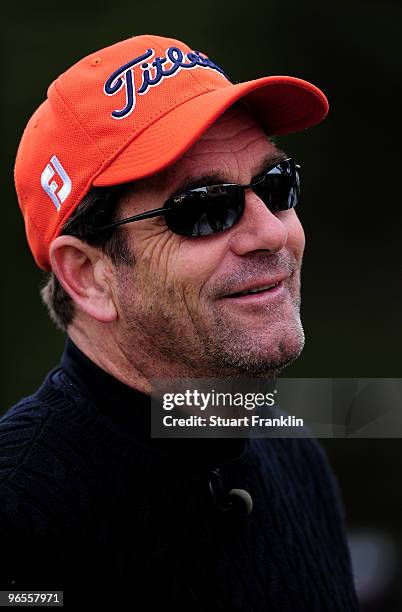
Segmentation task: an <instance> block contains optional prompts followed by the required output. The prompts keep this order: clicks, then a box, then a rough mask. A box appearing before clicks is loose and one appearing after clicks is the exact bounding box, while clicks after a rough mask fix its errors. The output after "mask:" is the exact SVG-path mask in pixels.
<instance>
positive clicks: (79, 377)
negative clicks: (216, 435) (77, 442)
mask: <svg viewBox="0 0 402 612" xmlns="http://www.w3.org/2000/svg"><path fill="white" fill-rule="evenodd" d="M60 365H61V368H62V369H63V371H64V372H65V373H66V374H67V376H68V377H69V378H70V379H71V382H72V383H73V385H74V386H75V388H76V389H78V390H79V391H80V393H81V394H82V395H84V396H86V397H87V398H88V399H89V400H90V401H91V402H92V404H93V405H95V406H96V408H97V409H98V410H99V411H100V412H101V413H102V414H103V415H104V416H106V417H107V419H108V420H109V421H110V422H111V423H113V425H115V426H117V427H118V428H119V429H121V430H122V431H124V432H125V433H126V434H128V435H130V436H131V437H132V438H133V439H134V440H137V441H140V442H141V444H146V445H147V446H150V447H152V448H155V449H158V450H159V451H163V452H165V453H167V454H172V455H174V456H175V457H177V456H182V457H183V460H188V459H190V460H191V459H192V460H194V461H196V462H197V463H201V464H205V465H211V466H213V465H218V464H222V463H225V464H226V463H230V462H231V461H233V460H236V459H237V458H240V456H242V457H243V455H244V453H246V452H247V450H248V447H249V444H248V442H249V441H248V440H247V439H246V440H245V439H235V438H233V439H230V438H225V439H223V438H222V439H206V438H203V439H199V438H195V439H190V438H181V439H161V438H151V419H150V411H151V398H150V396H149V395H146V394H144V393H142V392H141V391H138V390H137V389H133V388H132V387H130V386H128V385H126V384H124V383H122V382H121V381H120V380H118V379H117V378H115V377H114V376H112V375H111V374H109V373H108V372H106V371H105V370H103V369H102V368H101V367H99V366H98V365H97V364H96V363H94V362H93V361H92V360H91V359H90V358H89V357H88V356H87V355H86V354H85V353H83V351H81V350H80V349H79V348H78V346H77V345H76V344H75V343H74V342H73V341H72V340H71V338H69V337H68V336H67V338H66V341H65V346H64V351H63V354H62V357H61V362H60Z"/></svg>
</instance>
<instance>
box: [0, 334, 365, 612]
mask: <svg viewBox="0 0 402 612" xmlns="http://www.w3.org/2000/svg"><path fill="white" fill-rule="evenodd" d="M149 408H150V398H149V397H148V396H146V395H144V394H142V393H140V392H138V391H136V390H134V389H132V388H130V387H128V386H126V385H124V384H123V383H121V382H120V381H118V380H117V379H115V378H114V377H112V376H111V375H110V374H108V373H107V372H105V371H104V370H102V369H101V368H99V367H98V366H97V365H95V364H94V363H93V362H92V361H91V360H90V359H89V358H88V357H86V355H84V354H83V353H82V351H80V350H79V349H78V347H76V346H75V345H74V344H73V342H72V341H71V340H70V339H68V338H67V340H66V345H65V350H64V353H63V356H62V359H61V364H60V366H58V367H56V368H54V369H53V370H52V371H51V372H49V374H48V375H47V376H46V378H45V380H44V382H43V383H42V385H41V386H40V388H39V389H38V390H37V391H36V392H35V393H34V394H32V395H31V396H29V397H26V398H24V399H22V400H21V401H20V402H19V403H18V404H16V405H15V406H13V407H12V408H10V409H9V410H8V411H7V412H6V414H5V415H4V416H3V417H2V418H1V419H0V538H1V539H0V546H1V554H0V589H2V590H7V589H9V590H14V591H16V590H19V589H20V590H21V589H24V590H31V591H32V590H34V591H35V590H36V591H38V590H39V589H44V590H46V589H47V590H50V589H52V590H64V603H65V607H66V606H67V607H68V606H69V605H71V607H72V606H73V605H74V607H76V603H78V601H79V600H81V601H82V602H83V603H88V602H90V601H92V602H94V603H98V604H100V603H103V604H105V603H106V602H108V603H109V604H110V605H113V609H115V610H120V609H121V610H125V609H129V606H130V608H131V609H132V610H137V609H138V610H145V609H148V607H149V609H151V606H153V605H154V604H155V605H158V604H159V606H158V608H157V609H159V607H160V604H162V605H163V609H164V608H166V607H169V608H170V607H171V608H172V609H173V610H175V611H178V610H186V611H188V612H192V611H220V610H228V611H229V610H230V611H232V610H233V611H244V612H253V611H268V612H269V611H272V612H274V611H275V612H276V611H278V612H279V611H282V612H283V611H288V610H292V611H295V612H296V611H297V612H304V611H305V612H315V611H317V612H318V611H320V612H323V611H327V610H328V611H339V612H348V611H351V610H357V609H358V606H357V601H356V595H355V590H354V586H353V579H352V571H351V565H350V557H349V551H348V548H347V544H346V535H345V523H344V516H343V507H342V505H341V502H340V501H339V495H338V491H337V485H336V482H335V480H334V478H333V476H332V473H331V471H330V468H329V466H328V463H327V460H326V458H325V455H324V452H323V450H322V448H321V447H320V446H319V445H318V443H317V442H316V441H314V440H313V439H306V438H304V439H297V438H295V439H283V438H282V439H281V438H277V439H272V438H271V439H261V438H254V439H253V438H250V439H246V440H244V439H243V440H241V439H240V440H239V439H232V440H224V439H213V440H206V439H193V440H189V439H180V440H171V439H155V438H151V436H150V423H149V418H148V417H149ZM217 467H218V468H219V471H220V483H221V484H222V487H223V489H224V490H230V489H231V488H233V487H234V488H243V489H246V490H247V491H249V492H250V494H251V495H252V498H253V502H254V505H253V510H252V512H251V513H250V514H249V515H248V516H245V515H243V514H241V512H238V511H237V510H236V507H234V509H233V510H228V511H223V510H221V509H220V508H219V505H218V504H217V503H216V499H214V495H213V494H212V493H211V489H210V481H211V470H212V469H213V468H217ZM139 602H147V605H144V603H142V604H141V605H139ZM94 609H95V608H94Z"/></svg>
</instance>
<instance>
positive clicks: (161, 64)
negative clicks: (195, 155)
mask: <svg viewBox="0 0 402 612" xmlns="http://www.w3.org/2000/svg"><path fill="white" fill-rule="evenodd" d="M47 93H48V97H47V99H46V100H45V101H44V102H43V103H42V104H41V105H40V106H39V108H38V109H37V110H36V111H35V113H34V114H33V115H32V117H31V119H30V120H29V122H28V124H27V126H26V128H25V131H24V133H23V135H22V138H21V142H20V145H19V148H18V152H17V157H16V163H15V185H16V190H17V196H18V202H19V205H20V208H21V211H22V214H23V216H24V221H25V230H26V234H27V239H28V243H29V246H30V248H31V251H32V253H33V256H34V258H35V261H36V263H37V264H38V266H39V267H40V268H42V269H43V270H50V268H51V266H50V261H49V247H50V244H51V242H52V241H53V240H54V238H56V237H57V236H58V235H59V234H60V232H61V229H62V227H63V225H64V223H65V222H66V220H67V219H68V218H69V217H70V216H71V214H72V213H73V211H74V210H75V208H76V207H77V206H78V204H79V203H80V201H81V200H82V198H83V197H84V196H85V194H87V193H88V191H89V190H90V188H91V187H92V186H108V185H116V184H119V183H125V182H129V181H134V180H137V179H140V178H143V177H146V176H149V175H151V174H154V173H155V172H158V171H160V170H162V169H163V168H165V167H166V166H168V165H169V164H172V163H173V162H174V161H175V160H177V159H178V158H179V157H180V156H181V155H183V153H184V152H185V151H186V150H187V149H189V148H190V147H191V145H192V144H193V143H194V142H195V141H196V140H197V139H198V138H199V137H200V135H201V134H202V133H203V132H204V131H205V130H206V129H207V128H208V127H209V126H210V125H211V124H212V123H213V122H214V121H215V120H216V119H217V118H218V117H219V116H220V115H221V114H222V113H223V112H224V111H225V110H226V109H227V108H228V107H229V106H230V105H231V104H233V103H234V102H236V101H237V100H239V99H240V98H241V99H242V100H244V101H245V102H246V103H247V104H248V106H249V108H250V110H251V111H252V112H253V113H254V115H255V116H256V118H257V119H258V120H259V122H260V123H261V125H262V127H263V128H264V129H265V131H266V133H267V134H268V135H278V134H285V133H288V132H295V131H299V130H302V129H305V128H308V127H310V126H312V125H314V124H316V123H318V122H319V121H321V120H322V119H323V118H324V117H325V116H326V114H327V112H328V102H327V99H326V97H325V95H324V94H323V93H322V91H321V90H320V89H318V88H317V87H315V86H314V85H312V84H311V83H308V82H307V81H304V80H302V79H298V78H295V77H289V76H268V77H263V78H260V79H256V80H252V81H247V82H245V83H236V84H233V83H232V82H231V81H230V80H229V78H228V77H227V76H226V74H225V73H224V71H223V70H222V68H220V67H219V66H218V65H217V64H215V63H214V62H213V61H212V60H211V59H209V58H208V57H207V56H206V55H205V54H203V53H201V52H199V51H194V50H192V49H191V48H190V47H188V46H187V45H185V44H184V43H182V42H180V41H179V40H174V39H171V38H164V37H161V36H153V35H143V36H134V37H133V38H129V39H127V40H123V41H122V42H118V43H117V44H114V45H111V46H109V47H106V48H105V49H102V50H101V51H97V52H96V53H92V54H91V55H88V56H87V57H84V58H83V59H82V60H80V61H79V62H77V63H76V64H74V65H73V66H72V67H71V68H69V69H68V70H67V71H66V72H64V73H63V74H61V75H60V76H59V77H58V78H57V79H56V80H55V81H54V82H53V83H52V84H51V85H50V87H49V89H48V92H47Z"/></svg>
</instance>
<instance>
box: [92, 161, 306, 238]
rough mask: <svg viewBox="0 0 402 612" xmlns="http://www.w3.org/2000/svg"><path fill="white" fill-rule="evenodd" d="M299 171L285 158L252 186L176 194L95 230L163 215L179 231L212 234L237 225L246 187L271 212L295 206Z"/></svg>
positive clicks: (190, 233)
mask: <svg viewBox="0 0 402 612" xmlns="http://www.w3.org/2000/svg"><path fill="white" fill-rule="evenodd" d="M299 170H300V166H299V165H298V164H296V163H295V161H294V160H293V159H291V158H288V159H284V160H282V161H280V162H277V163H276V164H274V165H272V166H270V167H269V168H268V169H267V170H265V172H264V173H263V174H262V175H261V176H259V177H258V178H257V179H256V180H255V181H254V182H253V183H250V184H249V185H236V184H232V183H224V184H222V185H209V186H206V187H196V188H195V189H190V190H188V191H185V192H184V193H180V194H178V195H173V196H172V197H170V198H169V199H168V200H167V201H166V202H165V204H164V206H163V208H155V209H154V210H149V211H147V212H144V213H141V214H139V215H134V216H133V217H128V218H127V219H121V220H120V221H115V222H114V223H109V224H108V225H103V226H102V227H99V228H96V229H94V230H93V232H94V233H95V232H100V231H103V230H106V229H109V228H112V227H116V226H118V225H123V224H124V223H131V222H132V221H140V220H142V219H149V218H151V217H157V216H159V215H163V216H164V217H165V222H166V225H167V227H168V228H169V229H170V230H171V231H172V232H174V233H175V234H179V235H180V236H191V237H194V238H197V237H199V236H210V235H211V234H216V233H218V232H223V231H224V230H227V229H229V228H231V227H233V225H234V224H235V223H237V222H238V221H239V219H241V216H242V215H243V213H244V209H245V205H246V199H245V190H246V189H252V190H253V191H254V193H255V194H256V195H257V196H258V197H259V198H260V199H261V200H262V201H263V202H264V204H265V205H266V207H267V208H268V209H269V210H270V211H271V212H277V211H281V210H289V209H290V208H294V207H295V206H296V204H297V203H298V201H299V196H300V177H299Z"/></svg>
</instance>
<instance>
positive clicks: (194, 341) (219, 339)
mask: <svg viewBox="0 0 402 612" xmlns="http://www.w3.org/2000/svg"><path fill="white" fill-rule="evenodd" d="M293 287H294V289H293V291H292V292H291V294H290V302H291V304H292V308H291V316H289V317H287V318H286V320H285V319H284V315H283V310H282V308H281V305H280V304H279V305H270V306H268V307H267V308H266V314H267V320H266V326H264V327H263V326H261V324H260V325H259V329H256V331H255V332H254V333H250V331H249V330H247V329H241V328H239V324H236V319H235V318H230V316H228V313H227V311H225V312H224V311H223V310H222V309H221V308H219V307H217V305H216V302H212V306H211V307H210V308H205V307H204V309H200V307H199V304H197V303H196V302H194V301H193V302H192V304H190V303H189V304H186V305H184V304H183V298H182V297H181V296H179V295H177V294H176V293H174V292H168V291H166V288H165V287H155V286H153V288H152V292H150V290H149V287H148V286H146V285H145V284H144V285H143V286H142V287H141V289H140V290H139V289H138V288H137V290H136V291H135V295H136V296H139V295H141V299H138V298H137V299H135V297H134V295H132V298H130V291H127V287H126V288H124V287H122V290H121V294H120V295H121V304H122V309H123V311H124V314H125V316H124V321H123V336H122V341H123V342H124V344H125V345H126V350H127V353H126V354H127V355H129V356H130V357H131V358H132V363H133V366H140V367H141V369H142V371H143V373H146V374H148V375H149V376H150V377H152V376H153V377H155V376H165V377H169V376H172V377H178V378H184V377H191V378H196V377H216V378H222V377H234V378H238V377H248V378H275V377H277V376H278V375H279V373H280V372H281V371H282V370H283V369H284V368H285V367H286V366H288V365H289V364H291V363H292V362H293V361H295V360H296V359H297V357H298V356H299V355H300V353H301V352H302V350H303V347H304V342H305V336H304V330H303V326H302V324H301V320H300V283H299V282H297V283H296V284H294V285H293ZM156 296H157V297H156ZM274 325H276V326H277V327H278V333H277V336H276V337H275V338H273V339H272V340H271V341H270V342H267V338H266V333H267V332H266V329H267V327H268V328H269V327H270V326H274ZM268 333H269V332H268ZM267 344H268V346H267ZM263 347H265V348H263ZM125 352H126V351H125Z"/></svg>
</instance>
